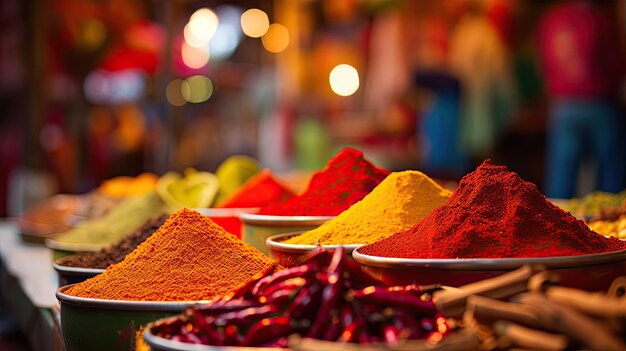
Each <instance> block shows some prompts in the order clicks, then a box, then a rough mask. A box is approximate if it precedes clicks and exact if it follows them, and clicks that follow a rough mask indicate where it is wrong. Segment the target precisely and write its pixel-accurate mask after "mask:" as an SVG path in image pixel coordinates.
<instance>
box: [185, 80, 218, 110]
mask: <svg viewBox="0 0 626 351" xmlns="http://www.w3.org/2000/svg"><path fill="white" fill-rule="evenodd" d="M180 91H181V95H182V97H183V99H185V100H186V101H187V102H191V103H194V104H197V103H201V102H204V101H207V100H208V99H209V98H210V97H211V95H213V82H211V80H210V79H209V78H208V77H205V76H201V75H197V76H191V77H189V78H187V79H185V81H184V82H183V83H182V84H181V89H180Z"/></svg>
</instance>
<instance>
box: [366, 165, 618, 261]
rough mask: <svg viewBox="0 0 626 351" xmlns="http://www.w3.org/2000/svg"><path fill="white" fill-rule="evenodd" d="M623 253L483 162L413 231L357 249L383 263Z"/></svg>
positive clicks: (532, 188)
mask: <svg viewBox="0 0 626 351" xmlns="http://www.w3.org/2000/svg"><path fill="white" fill-rule="evenodd" d="M622 249H626V243H624V242H622V241H620V240H619V239H616V238H605V237H604V236H602V235H598V234H597V233H595V232H593V231H591V230H590V229H589V228H588V227H587V226H586V225H585V223H584V222H582V221H580V220H578V219H576V218H574V217H573V216H572V215H570V214H569V213H567V212H565V211H563V210H561V209H560V208H558V207H556V206H555V205H553V204H552V203H550V202H549V201H547V200H546V198H545V196H543V195H542V194H541V193H540V192H539V190H538V189H537V187H536V186H535V185H534V184H532V183H529V182H525V181H523V180H522V179H521V178H520V177H519V176H518V175H517V174H515V173H513V172H510V171H508V170H507V169H506V167H503V166H495V165H492V164H491V162H490V161H489V160H487V161H485V162H484V163H483V164H482V165H481V166H480V167H478V169H476V171H474V172H472V173H470V174H468V175H466V176H465V177H464V178H463V179H462V180H461V182H460V184H459V187H458V189H457V190H456V191H455V192H454V193H453V194H452V196H451V197H450V200H449V201H448V203H447V204H445V205H443V206H441V207H439V208H438V209H436V210H434V211H433V212H432V213H431V214H430V215H429V216H427V217H426V218H424V220H423V221H421V222H420V223H418V224H417V225H415V226H414V227H413V228H411V229H408V230H406V231H403V232H399V233H397V234H395V235H393V236H391V237H389V238H387V239H383V240H380V241H378V242H376V243H373V244H371V245H367V246H364V247H362V248H361V249H359V252H361V253H364V254H367V255H373V256H384V257H404V258H503V257H550V256H570V255H584V254H592V253H601V252H609V251H616V250H622Z"/></svg>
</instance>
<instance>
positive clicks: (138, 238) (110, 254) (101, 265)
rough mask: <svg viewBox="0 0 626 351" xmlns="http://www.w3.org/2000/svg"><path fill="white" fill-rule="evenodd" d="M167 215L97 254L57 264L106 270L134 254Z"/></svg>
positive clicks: (85, 253)
mask: <svg viewBox="0 0 626 351" xmlns="http://www.w3.org/2000/svg"><path fill="white" fill-rule="evenodd" d="M167 217H168V216H167V215H165V214H164V215H162V216H159V217H156V218H152V219H150V220H148V221H147V222H145V223H144V224H143V225H142V226H141V227H139V228H137V230H135V231H133V232H132V233H130V234H128V235H126V236H125V237H124V239H122V240H121V241H119V242H118V243H117V244H115V245H113V246H110V247H107V248H104V249H101V250H100V251H95V252H83V253H79V254H77V255H72V256H67V257H63V258H61V259H59V260H58V261H57V264H59V265H61V266H67V267H82V268H97V269H105V268H107V267H108V266H109V265H112V264H116V263H118V262H121V261H122V260H123V259H124V257H126V255H128V254H129V253H131V252H133V250H135V249H136V248H137V246H139V244H141V243H142V242H144V241H146V239H148V237H150V235H152V234H153V233H154V232H156V230H157V229H159V227H160V226H161V225H163V223H165V220H166V219H167Z"/></svg>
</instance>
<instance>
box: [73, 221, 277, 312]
mask: <svg viewBox="0 0 626 351" xmlns="http://www.w3.org/2000/svg"><path fill="white" fill-rule="evenodd" d="M275 268H277V263H276V261H274V260H273V259H271V258H269V257H267V256H266V255H264V254H263V253H261V252H260V251H259V250H257V249H256V248H254V247H252V246H250V245H248V244H247V243H244V242H243V241H241V240H239V239H238V238H237V237H235V236H234V235H232V234H230V233H228V232H226V231H225V230H224V229H222V227H220V226H218V225H217V224H215V223H214V222H213V221H211V220H210V219H209V218H207V217H205V216H203V215H202V214H200V213H198V212H196V211H193V210H189V209H182V210H180V211H177V212H174V213H172V215H170V217H169V218H168V219H167V221H166V222H165V223H164V224H163V225H162V226H161V227H160V228H159V229H158V230H157V231H156V232H155V233H154V234H152V236H151V237H149V238H148V239H147V240H146V241H144V242H143V243H142V244H141V245H139V246H138V247H137V248H136V249H135V250H134V251H133V252H132V253H130V254H128V255H127V256H126V258H125V259H124V260H123V261H121V262H119V263H117V264H115V265H111V266H109V268H107V269H106V271H104V272H103V273H102V274H99V275H97V276H95V277H93V278H90V279H87V280H85V281H84V282H82V283H80V284H77V285H75V286H73V287H71V288H69V289H67V290H66V293H67V294H69V295H73V296H79V297H87V298H96V299H107V300H134V301H189V300H211V299H213V298H216V297H220V296H223V295H227V294H230V293H232V292H233V291H234V290H236V289H237V288H239V287H241V286H243V285H244V284H245V283H247V282H248V281H249V280H250V279H252V278H253V277H255V276H258V275H263V274H265V273H267V272H270V271H273V270H274V269H275Z"/></svg>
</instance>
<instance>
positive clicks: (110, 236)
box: [55, 191, 167, 251]
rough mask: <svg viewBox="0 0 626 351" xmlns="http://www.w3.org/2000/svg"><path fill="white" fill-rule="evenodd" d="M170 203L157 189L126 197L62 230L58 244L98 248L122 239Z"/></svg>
mask: <svg viewBox="0 0 626 351" xmlns="http://www.w3.org/2000/svg"><path fill="white" fill-rule="evenodd" d="M166 210H167V207H166V206H165V204H164V203H163V201H162V200H161V198H160V197H159V196H158V195H157V193H156V192H155V191H151V192H149V193H147V194H145V195H141V196H132V197H129V198H126V199H124V200H122V201H121V202H119V203H118V204H117V205H115V206H114V207H113V208H112V209H111V210H109V211H108V212H107V213H106V214H105V215H104V216H103V217H100V218H96V219H92V220H87V221H83V222H81V223H80V225H79V226H78V227H76V228H73V229H71V230H68V231H67V232H65V233H62V234H60V235H59V236H58V237H57V238H56V239H55V241H56V242H57V243H58V244H65V245H68V244H69V246H80V247H84V250H88V249H91V248H93V249H94V251H95V250H99V249H101V248H103V247H107V246H109V245H112V244H114V243H116V242H118V241H120V240H121V239H122V238H124V236H125V235H126V234H128V233H130V232H131V231H133V230H135V229H137V228H138V227H139V226H141V225H142V224H143V223H145V222H146V221H147V220H148V219H150V218H152V217H153V216H154V215H155V214H157V213H161V212H163V211H166Z"/></svg>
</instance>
